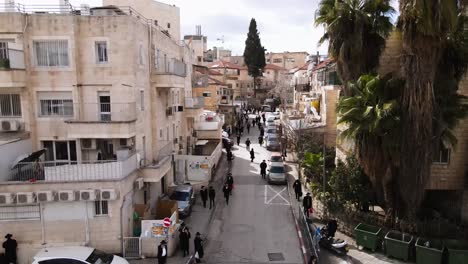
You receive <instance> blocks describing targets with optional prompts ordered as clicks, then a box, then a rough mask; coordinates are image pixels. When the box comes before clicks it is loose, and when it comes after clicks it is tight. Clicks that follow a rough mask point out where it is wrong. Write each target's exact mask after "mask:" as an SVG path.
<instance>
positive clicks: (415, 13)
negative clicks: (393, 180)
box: [398, 0, 460, 217]
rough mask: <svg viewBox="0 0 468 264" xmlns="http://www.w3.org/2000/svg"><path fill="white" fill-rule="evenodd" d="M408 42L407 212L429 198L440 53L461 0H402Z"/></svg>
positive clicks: (403, 167) (403, 163) (403, 176)
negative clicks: (424, 198)
mask: <svg viewBox="0 0 468 264" xmlns="http://www.w3.org/2000/svg"><path fill="white" fill-rule="evenodd" d="M400 13H401V15H400V21H399V24H400V26H401V31H402V41H403V54H402V70H403V75H404V79H405V87H404V89H403V93H402V98H401V101H402V113H404V114H403V115H402V121H403V122H402V131H401V132H402V134H403V135H404V136H403V137H402V142H401V144H400V146H401V153H402V155H401V158H400V174H399V179H398V182H399V188H400V190H401V194H402V198H403V199H404V200H405V202H406V204H411V205H412V206H411V207H409V208H408V209H409V211H408V213H409V214H410V217H414V216H415V215H416V210H417V208H418V207H419V205H420V204H421V202H422V200H423V197H424V189H425V187H426V183H427V180H428V177H429V175H430V165H431V162H432V146H433V145H432V144H433V140H434V138H433V133H434V126H435V122H434V119H433V118H434V109H435V106H434V101H435V98H434V93H435V92H434V88H435V87H434V83H435V78H436V73H437V68H438V65H439V61H440V58H441V56H442V54H443V51H444V50H445V47H447V45H448V43H449V39H450V36H451V35H453V33H454V32H456V29H457V25H458V15H459V14H460V10H459V7H458V6H457V1H456V0H446V1H433V0H400Z"/></svg>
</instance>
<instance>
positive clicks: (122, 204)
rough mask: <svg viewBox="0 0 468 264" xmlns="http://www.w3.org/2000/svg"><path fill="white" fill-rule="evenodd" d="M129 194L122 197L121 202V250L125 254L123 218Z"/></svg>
mask: <svg viewBox="0 0 468 264" xmlns="http://www.w3.org/2000/svg"><path fill="white" fill-rule="evenodd" d="M126 198H127V195H125V196H124V197H123V199H122V203H121V204H120V252H121V253H122V254H123V253H124V245H123V225H124V219H123V206H124V204H125V202H126V200H127V199H126Z"/></svg>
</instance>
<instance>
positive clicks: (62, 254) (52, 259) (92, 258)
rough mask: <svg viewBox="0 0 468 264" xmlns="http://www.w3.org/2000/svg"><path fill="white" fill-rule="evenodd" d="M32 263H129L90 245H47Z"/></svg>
mask: <svg viewBox="0 0 468 264" xmlns="http://www.w3.org/2000/svg"><path fill="white" fill-rule="evenodd" d="M32 264H128V261H126V260H125V259H123V258H121V257H119V256H116V255H112V254H108V253H105V252H102V251H100V250H97V249H94V248H90V247H79V246H73V247H46V248H42V249H41V250H40V251H39V252H37V254H36V255H35V256H34V260H33V263H32Z"/></svg>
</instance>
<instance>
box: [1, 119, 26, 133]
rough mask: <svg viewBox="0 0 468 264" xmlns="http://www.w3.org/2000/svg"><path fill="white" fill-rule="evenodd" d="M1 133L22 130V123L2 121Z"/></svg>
mask: <svg viewBox="0 0 468 264" xmlns="http://www.w3.org/2000/svg"><path fill="white" fill-rule="evenodd" d="M1 125H2V126H1V127H0V131H4V132H14V131H18V130H20V129H21V123H20V122H19V121H18V120H2V124H1Z"/></svg>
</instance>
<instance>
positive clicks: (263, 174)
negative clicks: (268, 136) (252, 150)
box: [260, 160, 267, 179]
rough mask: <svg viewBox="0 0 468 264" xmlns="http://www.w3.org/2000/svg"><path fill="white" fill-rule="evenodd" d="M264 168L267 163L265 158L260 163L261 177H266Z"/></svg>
mask: <svg viewBox="0 0 468 264" xmlns="http://www.w3.org/2000/svg"><path fill="white" fill-rule="evenodd" d="M266 168H267V164H266V162H265V160H263V161H262V163H260V175H262V179H265V177H266Z"/></svg>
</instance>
